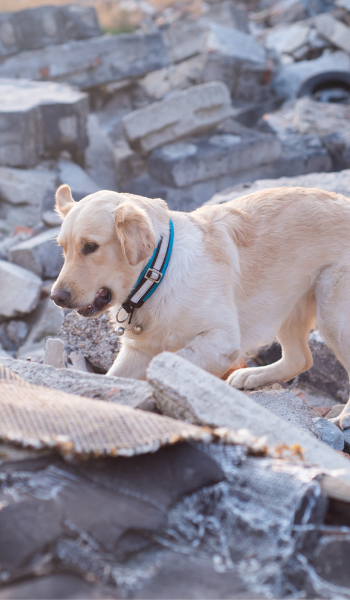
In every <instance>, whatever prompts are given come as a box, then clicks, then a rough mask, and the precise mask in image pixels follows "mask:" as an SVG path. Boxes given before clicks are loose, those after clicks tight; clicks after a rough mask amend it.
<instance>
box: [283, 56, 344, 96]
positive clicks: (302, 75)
mask: <svg viewBox="0 0 350 600" xmlns="http://www.w3.org/2000/svg"><path fill="white" fill-rule="evenodd" d="M349 70H350V56H349V55H348V54H347V53H346V52H342V51H338V52H334V53H333V54H328V53H326V52H325V53H324V54H323V55H322V56H320V58H315V59H314V60H302V61H300V62H296V63H292V64H290V65H285V66H283V67H282V68H281V69H280V71H279V72H278V73H277V74H276V76H275V77H274V79H273V80H272V87H273V89H274V91H275V92H276V94H278V95H279V96H283V97H284V98H296V96H297V94H298V91H299V88H300V85H301V83H302V81H303V80H304V79H306V78H308V77H312V76H313V75H317V74H318V73H323V72H324V71H349Z"/></svg>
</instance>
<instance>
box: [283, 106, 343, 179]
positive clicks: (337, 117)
mask: <svg viewBox="0 0 350 600" xmlns="http://www.w3.org/2000/svg"><path fill="white" fill-rule="evenodd" d="M349 117H350V107H349V106H347V105H344V104H336V103H335V104H334V103H330V102H316V101H315V100H312V99H311V98H308V97H305V98H300V100H298V101H297V103H296V105H295V113H294V125H295V127H296V129H297V130H298V131H299V132H300V133H314V134H316V135H318V136H319V137H320V138H321V139H322V140H323V142H324V144H325V145H326V146H327V148H328V149H329V152H330V153H331V154H332V156H333V160H334V163H335V167H336V169H344V168H347V167H349V166H350V126H349V125H348V122H349Z"/></svg>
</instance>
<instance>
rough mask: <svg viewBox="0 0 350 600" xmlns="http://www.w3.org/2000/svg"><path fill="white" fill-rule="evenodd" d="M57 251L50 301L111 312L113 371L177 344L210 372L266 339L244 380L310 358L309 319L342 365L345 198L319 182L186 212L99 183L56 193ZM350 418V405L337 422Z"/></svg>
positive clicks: (135, 373)
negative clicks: (270, 360)
mask: <svg viewBox="0 0 350 600" xmlns="http://www.w3.org/2000/svg"><path fill="white" fill-rule="evenodd" d="M56 209H57V211H58V213H59V214H60V215H61V217H62V218H63V224H62V228H61V233H60V235H59V238H58V243H59V244H60V245H61V246H62V248H63V251H64V256H65V263H64V266H63V269H62V271H61V273H60V275H59V277H58V279H57V281H56V283H55V285H54V287H53V290H52V295H51V297H52V300H54V302H56V304H58V305H59V306H61V307H64V308H71V309H75V310H77V311H78V313H79V314H81V315H83V316H85V317H95V316H97V315H99V314H102V313H103V312H104V311H106V310H109V311H110V312H111V314H112V316H113V317H114V318H116V319H117V321H118V323H119V330H118V332H119V334H122V333H123V332H124V331H125V333H124V335H123V337H122V347H121V350H120V352H119V354H118V357H117V359H116V361H115V363H114V364H113V366H112V368H111V369H110V371H109V373H108V374H109V375H117V376H120V377H133V378H137V379H142V378H144V377H145V373H146V369H147V366H148V364H149V362H150V360H151V359H152V358H153V357H154V356H155V355H156V354H158V353H160V352H162V351H163V350H168V351H171V352H177V353H178V354H179V355H180V356H182V357H183V358H185V359H187V360H189V361H191V362H193V363H194V364H196V365H198V366H199V367H202V368H203V369H205V370H207V371H209V372H210V373H213V374H214V375H218V376H221V375H223V374H224V373H225V372H226V371H227V370H228V369H229V367H230V366H231V365H232V363H233V362H235V361H237V360H238V359H239V357H240V356H244V355H246V354H248V353H249V352H251V351H254V350H256V349H257V348H258V346H259V345H261V344H265V343H269V342H271V341H272V340H273V339H274V338H275V337H277V339H278V341H279V342H280V344H281V346H282V358H281V360H279V361H278V362H276V363H274V364H272V365H268V366H265V367H256V368H247V369H239V370H237V371H235V372H233V373H232V375H230V377H229V379H228V383H229V384H230V385H233V386H235V387H237V388H240V389H243V388H244V389H252V388H256V387H258V386H261V385H264V384H267V383H273V382H278V381H288V380H289V379H292V378H293V377H295V376H296V375H298V373H301V372H302V371H305V370H307V369H309V368H310V367H311V366H312V356H311V352H310V349H309V346H308V341H307V340H308V335H309V332H310V330H311V329H312V328H313V327H314V326H315V322H316V320H317V325H318V328H319V330H320V333H321V335H322V337H323V339H324V340H325V342H326V343H327V345H328V346H329V347H330V348H331V349H332V350H333V352H334V353H335V355H336V356H337V358H338V359H339V360H340V362H341V363H342V364H343V365H344V367H345V368H346V369H347V371H348V372H350V201H349V200H347V199H346V198H345V197H344V196H341V195H339V194H333V193H329V192H324V191H321V190H319V189H303V188H277V189H269V190H263V191H259V192H256V193H254V194H251V195H248V196H245V197H242V198H239V199H237V200H234V201H232V202H228V203H227V204H223V205H215V206H204V207H202V208H199V209H197V210H195V211H194V212H192V213H182V212H173V211H170V210H169V209H168V207H167V205H166V203H165V202H164V201H163V200H159V199H156V200H150V199H148V198H143V197H141V196H134V195H131V194H123V193H116V192H109V191H101V192H98V193H95V194H91V195H90V196H87V197H86V198H84V199H83V200H81V201H80V202H79V203H76V202H74V200H73V198H72V196H71V191H70V189H69V187H68V186H67V185H63V186H61V187H60V188H59V189H58V191H57V193H56ZM334 422H336V423H337V424H338V425H339V426H340V427H342V428H345V427H349V426H350V403H348V404H347V405H346V406H345V408H344V410H343V412H342V413H341V415H340V417H338V418H337V419H335V420H334Z"/></svg>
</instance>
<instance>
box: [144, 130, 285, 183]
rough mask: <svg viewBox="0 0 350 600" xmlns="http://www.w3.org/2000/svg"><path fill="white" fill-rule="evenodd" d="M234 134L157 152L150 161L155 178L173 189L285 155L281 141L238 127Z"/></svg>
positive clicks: (165, 148) (177, 144)
mask: <svg viewBox="0 0 350 600" xmlns="http://www.w3.org/2000/svg"><path fill="white" fill-rule="evenodd" d="M231 130H232V132H230V133H221V132H220V133H219V132H218V133H214V135H211V136H210V137H206V138H199V139H196V140H189V141H186V142H177V143H175V144H169V145H167V146H163V147H162V148H159V149H157V150H154V151H153V153H152V154H151V156H150V158H149V160H148V171H149V173H150V175H151V176H152V177H154V178H155V179H158V181H161V182H162V183H164V184H166V185H170V186H172V187H184V186H187V185H192V184H193V183H197V182H199V181H205V180H207V179H216V178H217V177H222V176H225V175H230V174H233V173H239V172H242V171H244V170H246V168H247V165H249V167H250V168H251V169H252V168H253V167H256V166H259V165H262V164H266V163H272V162H274V161H276V160H277V159H278V158H279V157H280V154H281V143H280V140H279V139H277V138H276V137H274V136H270V135H264V134H259V133H258V132H255V131H252V130H251V129H246V128H245V127H243V126H240V125H238V124H234V127H232V128H231Z"/></svg>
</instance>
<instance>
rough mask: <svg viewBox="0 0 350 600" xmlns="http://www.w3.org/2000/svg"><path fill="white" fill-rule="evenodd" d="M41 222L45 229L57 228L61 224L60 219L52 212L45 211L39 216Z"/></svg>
mask: <svg viewBox="0 0 350 600" xmlns="http://www.w3.org/2000/svg"><path fill="white" fill-rule="evenodd" d="M41 219H42V222H43V223H44V225H45V226H46V227H50V228H51V227H58V226H60V225H61V223H62V219H61V217H60V215H59V214H57V212H55V211H54V210H45V211H44V212H43V213H42V215H41Z"/></svg>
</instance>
